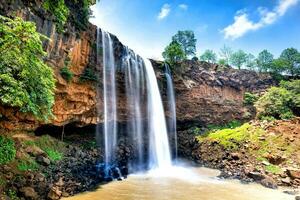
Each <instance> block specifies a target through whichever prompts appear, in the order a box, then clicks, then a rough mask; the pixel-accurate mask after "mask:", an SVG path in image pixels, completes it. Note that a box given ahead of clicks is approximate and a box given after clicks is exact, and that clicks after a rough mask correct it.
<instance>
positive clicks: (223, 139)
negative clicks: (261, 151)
mask: <svg viewBox="0 0 300 200" xmlns="http://www.w3.org/2000/svg"><path fill="white" fill-rule="evenodd" d="M251 129H253V127H252V126H251V125H250V124H244V125H242V126H240V127H237V128H233V129H231V128H227V129H221V130H215V129H214V130H212V131H210V132H208V133H207V134H204V135H202V136H199V137H198V139H199V140H200V141H201V140H203V139H209V140H215V141H218V142H219V143H220V144H221V145H222V146H224V148H226V149H234V150H235V149H237V148H238V147H239V144H241V143H243V142H245V141H246V140H248V139H249V138H251V137H252V135H253V134H257V133H256V132H255V131H251Z"/></svg>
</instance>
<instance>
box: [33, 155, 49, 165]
mask: <svg viewBox="0 0 300 200" xmlns="http://www.w3.org/2000/svg"><path fill="white" fill-rule="evenodd" d="M36 161H37V162H38V163H39V164H41V165H44V166H49V165H50V163H51V161H50V160H49V158H46V157H45V156H42V155H39V156H37V157H36Z"/></svg>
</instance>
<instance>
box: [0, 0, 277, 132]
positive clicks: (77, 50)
mask: <svg viewBox="0 0 300 200" xmlns="http://www.w3.org/2000/svg"><path fill="white" fill-rule="evenodd" d="M32 4H33V5H34V6H32ZM0 14H1V15H5V16H13V15H16V16H19V17H21V18H23V19H25V20H29V21H33V22H35V23H36V26H37V30H38V31H39V32H40V33H42V34H44V35H46V36H47V37H49V38H50V40H49V41H45V42H44V49H45V50H46V51H47V53H48V57H47V58H46V62H47V64H48V65H49V66H51V67H52V69H53V70H54V72H55V75H56V79H57V82H56V91H55V105H54V107H53V113H54V116H55V118H54V119H53V120H51V121H49V122H47V124H50V125H54V126H63V125H66V124H70V123H72V124H75V125H77V126H84V125H90V124H96V123H101V122H102V120H103V118H102V117H101V116H102V115H101V113H102V110H101V109H102V107H103V106H102V104H103V102H102V99H103V98H102V91H101V89H98V91H97V89H96V88H101V85H102V83H101V80H102V77H101V76H102V58H101V55H100V56H98V57H97V53H96V51H97V47H96V42H97V41H96V39H97V27H96V26H94V25H92V24H89V25H88V29H87V30H86V31H80V32H78V31H76V30H75V29H74V27H73V26H72V24H68V28H67V30H66V31H65V32H64V33H58V32H57V31H56V26H55V23H54V21H53V18H52V17H51V15H49V14H48V13H46V12H45V11H44V10H43V9H42V7H41V3H39V1H25V0H16V1H9V2H7V1H5V0H0ZM112 38H113V41H114V50H115V57H116V64H117V65H120V63H121V56H122V52H123V51H124V48H125V47H124V45H123V44H122V43H121V42H120V41H119V40H118V39H117V38H116V37H115V36H113V35H112ZM153 63H154V67H155V70H156V72H157V77H158V78H159V80H160V83H161V84H160V85H161V86H162V87H161V91H162V93H163V94H164V87H163V81H164V76H163V73H162V72H163V71H162V63H160V62H157V61H153ZM65 65H68V66H69V69H70V71H71V72H72V73H73V74H74V77H73V79H72V80H71V81H70V82H67V81H66V80H65V79H64V78H63V77H62V76H61V74H60V70H61V68H63V67H64V66H65ZM178 68H180V69H181V72H180V73H176V74H177V75H176V74H174V84H175V91H176V101H177V117H178V122H179V124H182V125H184V124H186V123H197V124H208V123H225V122H228V121H231V120H233V119H237V120H243V119H247V118H251V117H253V113H254V112H253V108H246V107H244V106H243V95H244V92H245V91H252V92H253V91H255V92H260V91H263V90H264V89H265V88H267V87H269V86H270V85H273V84H275V83H274V81H273V80H272V79H271V77H269V76H268V75H258V74H257V73H255V72H250V71H247V70H234V69H231V68H226V69H221V67H220V66H218V65H211V64H208V63H205V62H198V61H187V62H185V63H182V64H181V66H178ZM86 69H90V70H91V71H92V72H93V73H94V74H96V75H97V76H98V81H91V80H82V79H81V77H82V75H83V74H84V72H85V70H86ZM175 71H176V70H175ZM177 71H178V70H177ZM178 74H180V75H178ZM122 78H123V77H122V75H121V74H120V75H118V80H119V81H120V82H122V81H123V80H122ZM97 85H98V86H100V87H97ZM119 87H120V88H119V91H120V92H119V93H118V99H119V102H118V109H119V110H120V118H119V119H120V121H124V120H125V119H126V117H125V116H126V115H127V111H126V106H125V105H126V98H125V96H124V88H122V87H121V86H119ZM97 99H98V100H97ZM97 108H98V111H99V113H100V114H99V116H97ZM0 113H1V116H2V118H1V119H0V127H1V129H6V130H34V129H36V128H37V127H39V126H41V125H43V124H45V123H42V122H38V121H36V120H35V119H34V118H33V117H32V116H31V115H30V114H25V113H20V112H18V111H17V109H15V108H9V107H5V106H3V105H2V106H1V105H0Z"/></svg>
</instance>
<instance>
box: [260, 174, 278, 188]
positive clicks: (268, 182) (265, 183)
mask: <svg viewBox="0 0 300 200" xmlns="http://www.w3.org/2000/svg"><path fill="white" fill-rule="evenodd" d="M260 183H261V184H262V185H263V186H265V187H267V188H271V189H277V187H278V186H277V184H276V181H275V180H274V179H273V178H271V177H269V176H265V178H264V179H263V180H261V181H260Z"/></svg>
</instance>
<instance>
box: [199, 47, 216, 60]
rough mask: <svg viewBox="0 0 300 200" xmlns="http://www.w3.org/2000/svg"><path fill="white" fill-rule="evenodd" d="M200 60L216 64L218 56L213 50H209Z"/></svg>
mask: <svg viewBox="0 0 300 200" xmlns="http://www.w3.org/2000/svg"><path fill="white" fill-rule="evenodd" d="M200 60H202V61H206V62H208V63H215V62H216V61H217V54H216V53H215V52H214V51H213V50H209V49H207V50H206V51H205V52H204V53H203V54H202V55H201V56H200Z"/></svg>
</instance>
